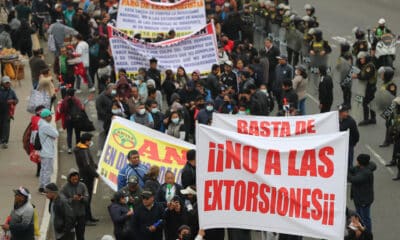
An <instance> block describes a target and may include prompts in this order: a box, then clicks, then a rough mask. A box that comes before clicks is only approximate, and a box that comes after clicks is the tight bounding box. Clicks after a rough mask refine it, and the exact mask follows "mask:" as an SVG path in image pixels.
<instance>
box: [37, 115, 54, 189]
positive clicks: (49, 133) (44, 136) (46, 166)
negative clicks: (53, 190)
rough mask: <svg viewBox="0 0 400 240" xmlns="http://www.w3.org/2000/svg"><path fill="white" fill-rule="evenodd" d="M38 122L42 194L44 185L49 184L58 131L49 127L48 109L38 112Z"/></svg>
mask: <svg viewBox="0 0 400 240" xmlns="http://www.w3.org/2000/svg"><path fill="white" fill-rule="evenodd" d="M40 117H41V118H42V119H40V120H39V138H40V144H41V145H42V149H41V150H40V153H39V155H40V159H41V169H40V176H39V183H40V186H39V192H41V193H43V192H44V187H45V186H46V184H48V183H50V177H51V175H52V174H53V165H54V156H55V154H56V149H55V148H54V142H55V141H56V139H57V138H58V131H57V129H56V128H55V127H53V126H52V125H51V119H52V113H51V111H50V110H49V109H43V110H42V111H41V112H40Z"/></svg>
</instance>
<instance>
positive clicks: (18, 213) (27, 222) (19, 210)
mask: <svg viewBox="0 0 400 240" xmlns="http://www.w3.org/2000/svg"><path fill="white" fill-rule="evenodd" d="M13 191H14V194H15V195H14V209H13V210H12V211H11V214H10V218H11V220H10V222H9V223H7V224H4V225H2V228H3V230H4V231H10V232H11V239H10V240H33V239H34V225H33V215H34V209H33V206H32V204H31V203H30V198H31V194H30V193H29V191H28V189H26V188H24V187H19V188H18V189H15V190H13Z"/></svg>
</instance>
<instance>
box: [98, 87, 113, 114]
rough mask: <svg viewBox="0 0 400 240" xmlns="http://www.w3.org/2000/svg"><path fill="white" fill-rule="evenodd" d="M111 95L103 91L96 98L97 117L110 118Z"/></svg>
mask: <svg viewBox="0 0 400 240" xmlns="http://www.w3.org/2000/svg"><path fill="white" fill-rule="evenodd" d="M111 108H112V97H111V96H108V95H106V92H105V91H103V92H102V93H101V94H100V95H99V96H98V97H97V99H96V110H97V119H99V120H102V121H106V120H108V119H109V118H110V119H111V117H112V114H111Z"/></svg>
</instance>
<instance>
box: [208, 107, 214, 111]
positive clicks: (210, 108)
mask: <svg viewBox="0 0 400 240" xmlns="http://www.w3.org/2000/svg"><path fill="white" fill-rule="evenodd" d="M206 109H207V111H209V112H211V111H212V110H214V107H213V106H207V107H206Z"/></svg>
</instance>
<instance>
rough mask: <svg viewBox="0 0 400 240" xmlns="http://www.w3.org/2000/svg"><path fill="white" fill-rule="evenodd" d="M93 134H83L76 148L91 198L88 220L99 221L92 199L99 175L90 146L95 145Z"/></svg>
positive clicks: (81, 171) (79, 165) (79, 167)
mask: <svg viewBox="0 0 400 240" xmlns="http://www.w3.org/2000/svg"><path fill="white" fill-rule="evenodd" d="M92 138H93V135H92V134H91V133H84V134H82V136H81V139H80V142H79V143H78V144H76V147H75V149H74V153H75V161H76V165H77V166H78V169H79V175H80V176H81V178H82V182H83V183H84V184H85V185H86V187H87V190H88V193H89V199H88V204H87V205H86V221H92V222H97V221H98V219H95V218H94V217H93V215H92V210H91V206H90V204H91V201H92V194H93V183H94V180H95V178H98V177H99V174H98V173H97V171H96V170H97V164H96V163H95V161H94V159H93V157H92V153H91V152H90V148H91V147H92V146H93V141H92Z"/></svg>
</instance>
